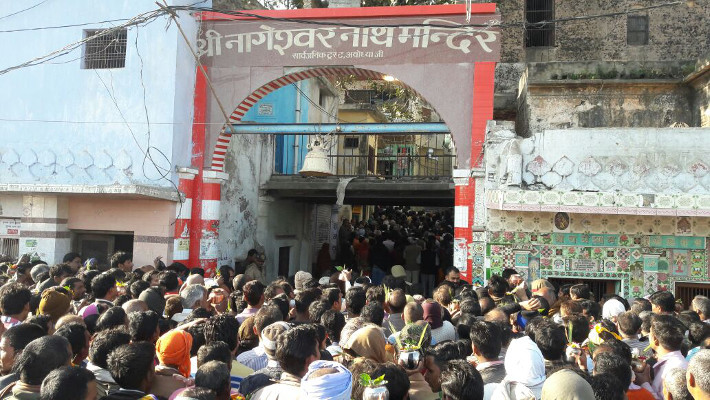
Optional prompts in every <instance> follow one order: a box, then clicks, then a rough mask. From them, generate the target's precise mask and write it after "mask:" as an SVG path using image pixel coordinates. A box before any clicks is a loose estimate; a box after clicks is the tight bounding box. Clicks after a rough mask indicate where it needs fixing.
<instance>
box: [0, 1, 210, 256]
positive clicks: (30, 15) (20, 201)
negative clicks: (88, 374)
mask: <svg viewBox="0 0 710 400" xmlns="http://www.w3.org/2000/svg"><path fill="white" fill-rule="evenodd" d="M192 3H194V2H192V1H189V2H188V1H181V0H170V1H168V4H169V5H187V4H192ZM205 4H206V5H209V2H206V3H205ZM22 8H26V7H25V5H24V4H22V2H4V3H3V4H2V5H0V14H2V15H9V14H11V13H14V12H17V11H19V10H21V9H22ZM155 9H157V6H156V5H155V4H153V3H151V2H136V1H127V0H126V1H111V2H101V3H97V2H93V1H87V0H77V1H61V2H46V3H42V4H40V5H38V6H37V7H32V8H30V9H27V10H26V11H23V12H20V13H17V14H16V15H12V16H8V17H7V18H4V19H3V30H5V32H4V33H3V35H4V36H3V43H4V56H3V58H2V61H0V69H2V70H4V71H3V72H6V73H4V74H2V75H0V90H2V92H3V93H5V102H4V103H3V110H2V112H0V118H2V121H1V122H0V136H1V137H2V142H1V143H0V210H1V211H0V222H1V225H0V226H2V227H3V229H2V230H0V237H2V243H3V248H2V249H1V250H0V252H7V253H14V254H12V255H13V256H16V255H17V254H18V253H19V254H24V253H29V254H31V255H32V256H33V257H36V258H40V259H42V260H44V261H46V262H48V263H55V262H59V261H61V259H62V257H63V256H64V254H65V253H67V252H69V251H70V250H73V251H78V252H80V253H82V254H83V255H84V256H85V257H97V258H99V259H101V260H102V261H105V260H106V257H107V255H109V254H111V253H112V252H113V251H115V250H124V251H131V252H133V253H134V254H135V257H134V263H135V264H136V265H138V266H140V265H143V264H152V261H153V258H154V257H156V256H158V255H161V256H163V257H166V258H167V259H165V258H164V259H165V260H166V261H168V262H169V261H170V259H171V257H172V250H173V248H172V247H173V230H174V227H173V225H172V224H173V223H174V222H175V219H176V215H178V214H180V213H181V212H183V213H184V212H186V211H187V210H188V207H182V206H181V203H180V201H179V199H180V197H179V195H178V192H177V190H176V189H177V188H176V184H177V182H178V178H177V175H178V172H177V168H180V167H186V166H189V165H190V151H191V124H192V110H193V94H194V83H195V82H194V79H195V66H196V63H195V60H194V57H193V56H192V54H191V53H190V51H189V49H188V47H187V45H186V43H185V42H184V40H183V38H182V36H181V35H180V33H179V32H178V29H177V28H176V25H175V24H174V23H173V24H170V25H169V26H168V27H167V29H166V22H167V21H168V17H166V16H160V17H157V18H154V19H153V18H150V19H148V20H146V21H145V22H146V23H145V24H141V25H140V26H138V27H136V26H130V27H127V28H125V29H114V30H112V31H110V33H108V34H104V35H101V36H96V37H93V36H94V35H96V34H97V33H99V32H102V31H103V30H105V29H109V28H112V27H115V26H117V25H120V24H122V23H124V22H126V21H127V20H128V19H131V18H134V17H136V16H142V17H149V16H150V12H152V11H154V10H155ZM179 14H180V16H187V15H188V14H187V13H183V12H180V13H179ZM95 21H111V22H103V23H96V22H95ZM181 25H182V28H183V29H184V31H185V33H186V35H187V36H188V38H192V39H191V40H192V41H193V43H191V45H192V46H194V45H195V43H194V40H196V38H197V29H198V21H196V20H195V19H194V18H181ZM61 26H66V27H61ZM49 27H60V28H49ZM30 28H31V29H30ZM35 28H37V29H35ZM45 28H46V29H45ZM92 37H93V38H92ZM82 40H85V41H84V42H81V43H79V41H82ZM70 43H72V44H75V45H74V46H73V47H71V48H73V50H72V51H69V52H66V54H64V53H53V52H55V51H57V49H62V48H65V46H67V45H68V44H70ZM45 55H49V57H45V58H42V59H41V61H40V62H37V63H36V64H37V65H24V66H22V64H23V63H26V62H27V61H29V60H34V59H35V58H37V57H40V56H45ZM54 55H58V56H57V57H54ZM15 66H18V67H17V68H14V67H15ZM10 68H13V69H12V70H9V69H10ZM188 172H189V170H188Z"/></svg>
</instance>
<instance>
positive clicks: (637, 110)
mask: <svg viewBox="0 0 710 400" xmlns="http://www.w3.org/2000/svg"><path fill="white" fill-rule="evenodd" d="M496 4H497V6H498V9H499V11H500V12H501V15H502V19H503V21H504V22H508V23H513V25H512V26H508V27H504V28H503V32H502V38H501V40H502V52H501V62H500V63H499V64H498V65H497V68H496V104H495V119H497V120H508V121H516V128H517V131H518V134H521V135H528V134H531V133H533V132H536V131H539V130H541V129H548V128H551V129H566V128H568V127H586V128H593V127H604V126H615V127H633V126H638V127H665V126H668V125H670V124H671V123H674V122H678V123H686V124H688V125H689V126H708V125H707V123H708V118H709V115H710V110H708V109H707V106H706V107H705V108H702V104H701V103H702V101H701V102H700V103H698V100H701V98H702V97H703V96H704V97H705V98H707V80H705V83H701V82H698V81H696V80H695V79H694V78H693V76H692V74H693V72H694V71H699V70H702V69H703V68H698V67H699V66H698V63H701V64H704V65H705V67H704V68H707V58H706V57H707V53H708V51H709V50H710V47H708V41H707V40H704V39H700V38H707V37H710V27H708V24H707V20H708V18H709V17H710V6H709V5H708V4H707V2H697V1H688V2H682V3H678V4H674V5H671V6H663V5H660V6H659V4H657V3H654V2H649V1H642V2H637V1H630V0H622V1H615V2H613V3H609V4H606V3H604V2H594V1H592V2H574V1H562V0H534V1H533V0H525V1H523V0H503V1H499V2H497V3H496ZM627 10H638V11H637V12H632V13H629V14H626V13H625V12H626V11H627ZM617 12H618V13H619V14H618V15H610V16H605V17H602V18H593V19H577V20H576V18H578V17H586V16H594V15H604V14H612V13H617ZM551 20H561V21H560V22H557V23H547V24H538V25H533V26H530V27H528V29H527V30H524V29H520V27H519V25H515V23H519V22H523V21H525V22H528V23H536V22H540V21H551ZM565 20H566V21H565ZM699 60H700V61H699ZM702 60H705V61H704V62H703V61H702ZM521 78H522V79H521ZM689 78H690V79H689ZM705 79H707V78H705ZM703 86H704V87H705V88H706V89H704V90H703V89H702V88H701V87H703ZM705 104H707V101H705ZM703 121H704V122H703Z"/></svg>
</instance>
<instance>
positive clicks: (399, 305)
mask: <svg viewBox="0 0 710 400" xmlns="http://www.w3.org/2000/svg"><path fill="white" fill-rule="evenodd" d="M387 304H388V305H389V308H390V313H392V314H398V313H401V312H402V311H404V307H405V306H406V305H407V296H406V295H405V294H404V290H402V289H396V290H393V291H391V292H390V294H389V296H388V298H387Z"/></svg>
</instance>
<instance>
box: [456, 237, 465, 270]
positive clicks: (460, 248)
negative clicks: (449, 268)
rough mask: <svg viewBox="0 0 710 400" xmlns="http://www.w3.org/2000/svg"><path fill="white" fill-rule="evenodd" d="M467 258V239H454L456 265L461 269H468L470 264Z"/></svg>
mask: <svg viewBox="0 0 710 400" xmlns="http://www.w3.org/2000/svg"><path fill="white" fill-rule="evenodd" d="M467 260H468V246H467V245H466V239H462V238H456V239H454V267H456V269H458V270H459V271H466V267H467V266H468V265H467V264H468V263H467V262H466V261H467Z"/></svg>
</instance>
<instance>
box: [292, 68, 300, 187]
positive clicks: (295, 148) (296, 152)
mask: <svg viewBox="0 0 710 400" xmlns="http://www.w3.org/2000/svg"><path fill="white" fill-rule="evenodd" d="M296 88H297V89H296V121H295V122H296V123H297V124H300V123H301V96H302V95H301V81H298V82H296ZM300 140H301V136H300V135H296V136H295V137H294V140H293V173H294V175H295V174H297V173H298V158H299V156H300V154H299V147H300V146H299V141H300Z"/></svg>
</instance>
